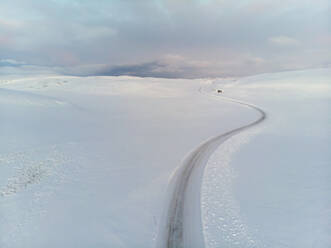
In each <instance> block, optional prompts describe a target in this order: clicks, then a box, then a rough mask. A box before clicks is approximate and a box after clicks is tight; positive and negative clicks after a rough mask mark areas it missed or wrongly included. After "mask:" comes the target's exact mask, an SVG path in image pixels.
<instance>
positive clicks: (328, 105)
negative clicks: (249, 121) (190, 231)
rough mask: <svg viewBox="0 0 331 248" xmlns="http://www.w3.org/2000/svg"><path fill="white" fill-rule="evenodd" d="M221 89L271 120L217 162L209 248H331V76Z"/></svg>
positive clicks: (206, 210)
mask: <svg viewBox="0 0 331 248" xmlns="http://www.w3.org/2000/svg"><path fill="white" fill-rule="evenodd" d="M213 87H214V88H223V89H224V91H225V92H226V95H227V96H228V97H233V98H237V99H241V100H243V101H248V102H253V103H255V104H257V105H258V106H261V107H262V108H263V109H264V110H265V111H266V112H267V114H268V118H267V120H266V122H264V123H263V124H262V126H260V127H261V128H260V129H255V130H254V129H253V130H251V131H247V132H246V133H243V134H240V135H238V136H237V137H233V138H232V139H231V140H229V141H228V143H226V144H224V145H223V146H221V147H220V149H219V150H218V151H216V152H215V153H214V154H213V156H212V157H211V159H210V160H209V164H208V166H207V169H206V171H205V175H204V182H203V196H202V202H203V207H202V212H203V218H204V228H205V234H206V235H205V237H206V242H207V244H208V245H207V247H240V248H242V247H268V248H270V247H275V248H276V247H323V248H327V247H331V235H330V230H331V213H330V209H331V180H330V179H331V166H330V165H331V156H330V146H331V70H329V69H319V70H311V71H298V72H286V73H285V72H284V73H277V74H266V75H259V76H254V77H248V78H243V79H240V80H237V81H230V80H217V81H215V82H214V84H213V85H212V86H210V88H213ZM248 141H249V142H248ZM238 148H240V149H239V150H238Z"/></svg>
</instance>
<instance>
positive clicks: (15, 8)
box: [0, 0, 331, 78]
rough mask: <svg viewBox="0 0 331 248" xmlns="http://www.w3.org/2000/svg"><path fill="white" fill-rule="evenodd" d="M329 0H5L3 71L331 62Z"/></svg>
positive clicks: (161, 73) (191, 69) (207, 70)
mask: <svg viewBox="0 0 331 248" xmlns="http://www.w3.org/2000/svg"><path fill="white" fill-rule="evenodd" d="M330 2H331V0H281V1H276V0H237V1H236V0H1V1H0V74H5V73H13V72H16V71H44V72H45V71H54V72H57V73H69V74H77V75H122V74H125V75H138V76H158V77H189V78H190V77H217V76H242V75H250V74H256V73H264V72H274V71H283V70H295V69H304V68H316V67H327V66H330V65H331V56H330V54H331V10H330V5H331V3H330Z"/></svg>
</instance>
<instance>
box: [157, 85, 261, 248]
mask: <svg viewBox="0 0 331 248" xmlns="http://www.w3.org/2000/svg"><path fill="white" fill-rule="evenodd" d="M199 92H201V93H202V92H203V94H205V95H208V93H206V92H204V91H203V89H202V88H200V89H199ZM211 96H214V95H211ZM217 97H222V96H221V95H218V96H217ZM222 98H223V99H225V100H227V101H230V102H233V103H235V104H240V105H243V106H246V107H249V108H251V109H253V110H254V111H257V112H258V113H259V114H260V116H259V117H258V118H257V119H256V120H255V121H253V122H251V123H248V124H246V125H243V126H241V127H239V128H236V129H233V130H231V131H228V132H226V133H223V134H220V135H218V136H215V137H213V138H211V139H209V140H207V141H206V142H204V143H203V144H201V145H199V146H198V147H197V148H196V149H195V150H193V151H192V152H191V154H190V155H189V156H188V158H186V160H185V161H184V163H183V165H181V167H180V168H178V169H177V171H176V174H175V175H174V176H173V179H172V182H171V183H172V184H174V186H173V189H172V190H171V191H172V192H170V194H171V197H170V198H171V200H170V202H169V206H168V208H167V210H166V211H167V214H166V217H165V220H164V222H165V223H161V230H160V234H159V240H158V244H159V247H166V248H181V247H190V248H195V247H196V248H201V247H204V246H205V244H204V237H203V231H202V223H201V210H200V204H201V203H200V190H199V188H200V187H201V186H200V185H201V182H199V181H196V180H192V178H191V175H192V173H193V171H194V170H198V171H199V172H198V173H199V174H200V176H199V177H200V179H202V173H203V170H204V167H205V165H206V164H207V162H208V159H209V157H210V155H211V154H212V153H213V152H214V151H215V149H216V148H217V147H218V146H220V145H221V144H222V143H224V142H225V141H226V140H227V139H229V138H230V137H232V136H234V135H236V134H238V133H240V132H242V131H244V130H246V129H249V128H251V127H253V126H256V125H258V124H259V123H261V122H262V121H263V120H264V119H265V118H266V113H265V112H264V111H263V110H262V109H261V108H259V107H256V106H254V105H253V104H249V103H245V102H242V101H239V100H235V99H231V98H226V97H222ZM189 183H191V184H196V185H198V186H196V188H197V189H198V190H196V191H195V192H193V194H194V195H193V196H192V195H191V196H190V195H187V194H188V191H187V188H188V184H189ZM194 199H197V200H194ZM187 213H191V214H187ZM192 219H195V220H194V221H192ZM188 220H189V221H190V222H193V223H194V225H193V226H190V225H188V224H187V222H188Z"/></svg>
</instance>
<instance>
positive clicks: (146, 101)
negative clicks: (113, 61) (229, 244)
mask: <svg viewBox="0 0 331 248" xmlns="http://www.w3.org/2000/svg"><path fill="white" fill-rule="evenodd" d="M202 83H203V81H192V80H161V79H139V78H129V77H114V78H111V77H104V78H102V77H98V78H97V77H89V78H75V77H47V78H43V77H37V78H24V79H20V80H14V81H9V82H8V81H5V80H4V81H3V82H2V84H1V89H0V95H1V105H0V106H1V107H0V116H1V124H0V125H1V128H0V136H1V140H0V147H1V154H0V156H1V157H0V159H1V160H0V161H1V167H0V170H1V181H0V182H1V185H0V189H1V197H0V202H1V204H0V213H1V216H0V233H1V235H0V242H1V247H4V248H5V247H45V246H47V247H96V246H97V247H152V246H153V245H154V239H155V236H156V233H157V230H158V226H159V224H160V221H161V216H162V213H163V211H164V205H165V202H164V201H165V199H166V197H165V195H166V190H167V186H168V180H169V179H170V177H171V175H172V173H173V171H174V170H175V168H177V167H178V166H180V165H181V162H182V159H183V158H184V157H185V156H186V155H187V154H188V152H189V151H191V150H192V149H194V148H195V147H196V146H197V145H198V144H200V143H201V142H203V141H204V140H206V139H207V138H208V137H211V136H214V135H216V134H218V133H221V132H224V131H227V130H229V129H231V128H232V126H233V124H234V123H235V125H237V126H240V125H241V123H245V122H246V121H250V120H251V119H254V117H255V116H254V113H251V112H246V111H243V110H242V108H241V107H239V106H236V105H233V104H231V103H226V102H224V103H223V104H222V105H220V104H218V102H217V101H215V100H214V99H210V98H208V97H205V96H202V95H201V94H200V93H199V91H198V89H199V87H200V86H201V84H202Z"/></svg>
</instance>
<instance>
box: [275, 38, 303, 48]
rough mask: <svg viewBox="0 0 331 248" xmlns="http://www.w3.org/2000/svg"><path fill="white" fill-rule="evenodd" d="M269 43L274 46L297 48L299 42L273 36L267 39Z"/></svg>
mask: <svg viewBox="0 0 331 248" xmlns="http://www.w3.org/2000/svg"><path fill="white" fill-rule="evenodd" d="M269 42H270V43H271V44H272V45H276V46H298V45H300V42H299V41H298V40H296V39H294V38H291V37H288V36H275V37H271V38H269Z"/></svg>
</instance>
